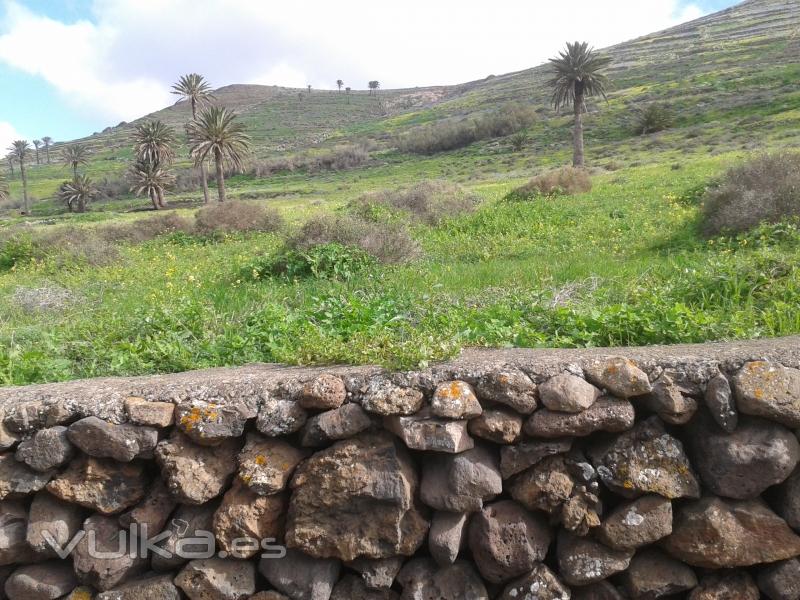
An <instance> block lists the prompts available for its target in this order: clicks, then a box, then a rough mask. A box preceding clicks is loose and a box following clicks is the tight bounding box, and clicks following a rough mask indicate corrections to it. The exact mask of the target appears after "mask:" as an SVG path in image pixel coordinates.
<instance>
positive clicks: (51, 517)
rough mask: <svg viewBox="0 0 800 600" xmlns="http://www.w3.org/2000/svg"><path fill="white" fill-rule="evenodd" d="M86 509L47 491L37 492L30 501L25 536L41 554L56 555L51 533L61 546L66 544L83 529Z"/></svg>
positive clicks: (64, 546) (45, 555)
mask: <svg viewBox="0 0 800 600" xmlns="http://www.w3.org/2000/svg"><path fill="white" fill-rule="evenodd" d="M85 512H86V511H84V510H83V509H82V508H81V507H80V506H77V505H75V504H71V503H69V502H64V501H63V500H59V499H58V498H56V497H55V496H52V495H50V494H49V493H48V492H45V491H41V492H38V493H37V494H36V495H35V496H34V497H33V502H31V508H30V513H29V515H28V528H27V531H26V533H25V539H26V540H27V542H28V545H29V546H30V547H31V548H32V549H33V550H34V551H35V552H36V553H37V554H38V555H40V556H43V557H53V558H54V557H55V556H56V551H55V548H53V547H52V546H51V544H50V542H49V541H48V540H47V538H48V537H49V538H50V540H52V542H53V543H55V544H57V545H58V546H59V547H60V548H66V547H67V545H68V544H69V542H70V540H72V538H73V537H75V534H76V533H78V531H80V529H81V525H82V524H83V520H84V516H85V515H84V513H85Z"/></svg>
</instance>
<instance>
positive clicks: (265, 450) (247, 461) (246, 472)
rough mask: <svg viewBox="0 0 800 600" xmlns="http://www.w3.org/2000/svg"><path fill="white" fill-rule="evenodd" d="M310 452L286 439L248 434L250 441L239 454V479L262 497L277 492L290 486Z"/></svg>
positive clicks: (248, 440)
mask: <svg viewBox="0 0 800 600" xmlns="http://www.w3.org/2000/svg"><path fill="white" fill-rule="evenodd" d="M307 456H308V452H307V451H306V450H301V449H299V448H295V447H294V446H292V445H291V444H289V443H287V442H284V441H283V440H276V439H274V438H266V437H262V436H260V435H258V434H255V433H249V434H248V435H247V442H246V443H245V445H244V448H242V451H241V452H240V453H239V457H238V462H239V475H238V476H239V479H240V480H241V481H242V482H243V483H244V484H245V485H247V486H248V487H249V488H250V489H251V490H253V491H254V492H255V493H257V494H261V495H262V496H267V495H269V494H277V493H278V492H282V491H283V490H284V489H286V486H287V485H288V484H289V480H290V479H291V477H292V473H294V470H295V469H296V468H297V465H299V464H300V463H301V462H302V461H303V460H304V459H305V458H306V457H307Z"/></svg>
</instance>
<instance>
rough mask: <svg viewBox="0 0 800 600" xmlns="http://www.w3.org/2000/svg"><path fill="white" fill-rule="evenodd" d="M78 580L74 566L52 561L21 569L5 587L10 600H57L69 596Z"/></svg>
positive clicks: (9, 579)
mask: <svg viewBox="0 0 800 600" xmlns="http://www.w3.org/2000/svg"><path fill="white" fill-rule="evenodd" d="M76 585H78V580H77V579H76V578H75V573H74V572H73V570H72V565H70V563H69V562H66V561H57V560H51V561H49V562H46V563H40V564H36V565H25V566H22V567H19V568H18V569H17V570H16V571H14V573H13V574H12V575H11V577H9V578H8V580H7V581H6V585H5V592H6V595H7V596H8V600H55V599H56V598H61V597H62V596H64V595H66V594H69V593H70V592H71V591H72V590H73V589H75V586H76Z"/></svg>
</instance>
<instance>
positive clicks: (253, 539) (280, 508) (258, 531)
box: [214, 480, 286, 558]
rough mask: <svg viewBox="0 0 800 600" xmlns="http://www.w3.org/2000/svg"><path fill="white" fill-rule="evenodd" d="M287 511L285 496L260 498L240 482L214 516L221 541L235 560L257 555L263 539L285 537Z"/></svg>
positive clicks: (235, 485) (219, 541) (215, 530)
mask: <svg viewBox="0 0 800 600" xmlns="http://www.w3.org/2000/svg"><path fill="white" fill-rule="evenodd" d="M285 508H286V499H285V498H284V497H283V496H282V495H280V494H278V495H273V496H259V495H258V494H256V493H255V492H254V491H252V490H251V489H250V488H248V487H247V486H245V485H244V484H242V483H241V482H240V481H238V480H237V481H236V482H235V483H234V485H233V487H232V488H231V489H230V490H228V491H227V492H226V493H225V496H224V497H223V499H222V504H221V505H220V507H219V509H217V512H216V513H214V535H215V537H216V538H217V542H218V543H219V545H220V546H221V547H222V549H223V550H224V551H225V552H227V553H228V556H230V557H232V558H250V557H252V556H255V555H256V554H257V553H258V552H259V551H260V550H261V546H260V544H261V542H262V541H263V540H270V541H271V542H274V541H275V540H277V539H279V538H281V537H282V534H283V515H284V511H285ZM237 539H238V540H239V541H238V542H236V540H237ZM242 540H248V541H246V542H243V541H242Z"/></svg>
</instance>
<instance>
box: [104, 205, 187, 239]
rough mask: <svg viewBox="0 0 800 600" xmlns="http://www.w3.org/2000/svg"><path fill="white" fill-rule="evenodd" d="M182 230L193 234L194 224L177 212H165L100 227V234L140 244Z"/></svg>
mask: <svg viewBox="0 0 800 600" xmlns="http://www.w3.org/2000/svg"><path fill="white" fill-rule="evenodd" d="M176 232H181V233H185V234H192V233H193V232H194V224H193V223H192V221H190V220H189V219H187V218H186V217H182V216H180V215H178V214H175V213H164V214H160V215H156V216H153V217H147V218H144V219H137V220H136V221H132V222H130V223H124V224H121V225H111V226H106V227H101V228H99V234H100V236H101V237H102V238H103V239H105V240H107V241H110V242H126V243H131V244H139V243H142V242H146V241H148V240H152V239H154V238H156V237H159V236H161V235H168V234H173V233H176Z"/></svg>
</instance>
